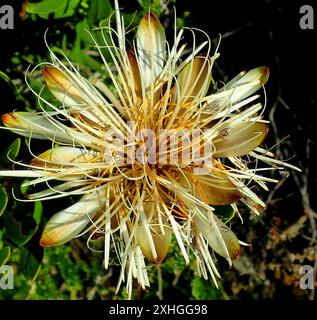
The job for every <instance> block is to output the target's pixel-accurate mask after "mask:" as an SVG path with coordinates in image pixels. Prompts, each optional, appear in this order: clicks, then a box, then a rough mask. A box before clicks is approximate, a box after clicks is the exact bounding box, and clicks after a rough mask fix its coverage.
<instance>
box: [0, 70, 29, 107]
mask: <svg viewBox="0 0 317 320" xmlns="http://www.w3.org/2000/svg"><path fill="white" fill-rule="evenodd" d="M0 92H1V110H2V113H3V111H5V110H6V109H8V110H10V109H12V108H13V107H14V106H15V104H16V101H17V100H18V101H23V99H22V97H21V95H20V93H19V91H18V90H17V88H16V87H15V85H14V84H13V83H12V81H11V79H10V78H9V77H8V76H7V75H6V74H5V73H4V72H2V71H0Z"/></svg>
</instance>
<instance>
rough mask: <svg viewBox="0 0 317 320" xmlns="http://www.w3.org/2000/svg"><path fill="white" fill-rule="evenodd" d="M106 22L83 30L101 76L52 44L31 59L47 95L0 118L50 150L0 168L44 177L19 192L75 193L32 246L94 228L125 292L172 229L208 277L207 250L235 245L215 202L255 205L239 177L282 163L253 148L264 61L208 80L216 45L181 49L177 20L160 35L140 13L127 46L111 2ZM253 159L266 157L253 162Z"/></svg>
mask: <svg viewBox="0 0 317 320" xmlns="http://www.w3.org/2000/svg"><path fill="white" fill-rule="evenodd" d="M116 26H117V28H116V30H113V29H112V28H111V27H110V26H109V27H107V28H102V29H101V30H100V32H101V34H102V36H103V40H104V44H103V45H102V46H101V45H100V44H97V42H96V41H95V40H94V38H93V36H92V40H93V41H94V45H95V48H96V50H97V51H98V52H99V54H100V57H101V59H102V61H103V63H104V67H105V70H106V71H107V73H108V75H109V79H110V80H111V85H110V86H108V85H106V84H105V82H103V81H101V80H99V79H92V80H87V79H85V78H84V77H83V76H81V74H80V72H79V71H78V70H77V69H76V68H75V67H74V66H73V65H72V64H71V63H70V62H69V61H68V60H67V59H64V60H63V59H60V58H59V57H58V56H56V55H55V54H54V53H53V52H51V56H52V62H51V63H46V64H41V68H42V72H43V78H44V81H45V84H46V86H47V87H48V89H49V90H50V92H51V93H52V94H53V96H54V97H55V99H56V103H55V104H54V103H51V102H49V101H46V100H45V99H44V98H43V97H42V95H41V93H36V92H35V94H36V95H37V97H38V101H39V106H40V107H41V108H42V111H41V112H12V113H9V114H5V115H3V116H2V122H3V124H4V126H5V127H6V128H7V129H9V130H11V131H13V132H15V133H17V134H20V135H23V136H26V137H29V138H30V139H45V140H50V141H51V143H52V148H51V149H50V150H48V151H46V152H44V153H42V154H40V155H37V156H34V159H33V160H32V161H31V162H30V164H23V163H20V162H17V164H19V165H21V166H23V167H25V169H24V170H12V171H1V172H0V175H1V176H13V177H25V178H33V179H31V180H29V181H28V182H26V183H24V184H25V185H30V186H31V185H37V184H43V185H44V186H45V185H46V188H45V189H44V190H43V191H40V192H36V193H32V194H29V195H28V199H29V200H27V201H41V200H48V199H61V198H63V197H67V196H70V195H79V196H80V197H81V198H80V199H79V201H78V202H77V203H75V204H74V205H72V206H71V207H69V208H66V209H64V210H62V211H60V212H58V213H56V214H55V215H53V216H52V217H51V219H50V220H49V222H48V223H47V225H46V227H45V229H44V231H43V235H42V238H41V240H40V244H41V245H42V246H44V247H50V246H56V245H61V244H64V243H66V242H68V241H70V240H72V239H73V238H74V237H77V236H79V235H82V234H84V233H86V232H87V233H89V239H91V238H93V237H95V236H99V237H101V236H102V237H104V265H105V267H106V268H108V266H109V259H110V256H111V254H114V255H116V256H117V259H118V261H119V262H120V264H121V266H122V272H121V276H120V279H119V281H118V288H119V286H120V284H121V283H122V282H126V286H127V291H128V293H129V294H130V295H131V290H132V282H133V278H136V279H137V282H138V284H139V285H140V286H141V287H142V288H145V287H146V286H149V279H148V276H147V271H146V262H149V263H160V262H162V261H163V260H164V258H165V257H166V255H167V254H168V251H169V247H170V244H171V241H172V237H175V239H176V241H177V243H178V246H179V249H180V251H181V254H182V255H183V257H184V259H185V261H186V263H189V262H190V258H189V252H190V251H192V252H193V254H194V256H195V257H196V261H197V266H198V272H199V273H200V274H201V275H202V276H204V277H205V278H207V277H208V274H209V275H210V276H211V277H212V279H213V280H214V282H215V284H216V285H217V281H216V277H220V275H219V272H218V271H217V268H216V263H215V261H214V255H213V254H212V253H213V252H216V253H217V254H219V255H220V256H222V257H224V258H225V259H227V260H228V262H229V264H230V265H231V263H232V260H233V259H236V258H237V257H238V256H239V253H240V244H243V243H241V242H240V241H239V240H238V239H237V237H236V236H235V234H234V233H233V232H232V231H231V229H230V228H229V226H228V225H227V224H226V223H225V222H224V221H223V220H222V219H221V216H219V215H217V210H216V209H217V208H219V206H229V207H231V208H232V210H233V211H235V212H236V213H238V207H237V203H238V202H239V201H240V202H242V203H244V204H245V205H246V206H248V207H249V208H250V209H251V210H252V211H253V212H254V213H255V214H259V213H260V212H261V211H262V210H263V209H264V208H265V204H264V203H263V201H262V200H261V199H260V198H259V197H258V196H257V195H256V194H255V193H254V192H253V191H252V190H251V188H250V186H251V185H253V184H257V185H258V186H260V187H262V188H263V189H266V190H267V189H268V188H267V186H266V182H277V180H275V179H272V178H268V177H265V176H263V175H261V173H263V172H265V170H274V169H276V168H277V169H280V168H285V167H291V168H293V167H292V166H291V165H289V164H286V163H283V162H281V161H279V160H276V159H274V154H272V153H271V152H269V151H267V150H266V149H265V148H262V147H260V145H261V144H262V142H263V140H264V139H265V137H266V135H267V132H268V121H265V120H263V119H262V115H261V112H262V111H263V106H262V104H261V103H260V102H256V101H257V100H258V99H259V97H260V96H259V95H254V93H255V92H256V91H258V90H259V89H262V88H263V86H264V84H265V83H266V81H267V80H268V77H269V70H268V68H266V67H259V68H255V69H252V70H251V71H249V72H242V73H240V74H239V75H238V76H237V77H235V78H234V79H233V80H231V81H230V82H228V83H227V84H225V85H223V86H222V87H221V88H220V89H218V88H217V86H216V83H215V81H214V80H213V78H212V66H213V63H214V61H215V59H216V58H217V57H218V56H219V54H218V53H217V52H216V53H214V54H213V55H211V54H210V50H211V49H210V47H211V43H210V41H209V38H207V40H206V41H205V42H204V43H202V44H201V45H199V46H194V48H193V49H192V50H191V51H190V53H189V54H187V55H184V52H185V50H184V49H185V47H186V45H185V44H181V41H182V36H183V33H184V30H183V29H182V30H180V31H179V32H178V33H177V32H176V31H175V37H174V44H173V45H171V44H169V43H168V42H167V41H166V37H165V31H164V28H163V27H162V25H161V23H160V22H159V20H158V18H157V17H156V16H155V15H154V14H153V13H151V12H149V13H147V14H146V15H145V16H144V17H143V18H142V20H141V22H140V24H139V27H138V29H137V32H136V38H135V41H134V42H132V46H130V47H129V48H128V45H127V42H126V39H125V29H124V19H123V17H122V16H121V15H120V12H119V10H118V4H117V3H116ZM105 32H107V33H108V34H107V36H105ZM196 32H197V31H196ZM193 34H194V31H193ZM194 37H195V36H194ZM194 39H195V38H194ZM194 43H195V41H194ZM105 51H107V56H108V57H111V59H110V60H111V61H109V58H108V60H107V59H106V58H105V56H104V53H105ZM65 60H66V61H65ZM259 161H261V162H264V163H265V164H266V165H267V167H262V168H261V169H259V168H258V165H257V163H258V162H259ZM56 181H57V182H59V183H58V184H57V185H56ZM52 182H55V183H54V184H52ZM56 201H57V200H56Z"/></svg>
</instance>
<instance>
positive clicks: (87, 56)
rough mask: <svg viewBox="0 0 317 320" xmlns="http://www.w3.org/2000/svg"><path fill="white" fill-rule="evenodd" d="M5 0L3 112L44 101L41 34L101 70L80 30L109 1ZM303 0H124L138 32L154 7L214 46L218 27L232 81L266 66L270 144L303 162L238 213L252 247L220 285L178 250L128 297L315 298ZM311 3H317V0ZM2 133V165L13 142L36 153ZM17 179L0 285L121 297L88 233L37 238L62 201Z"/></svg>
mask: <svg viewBox="0 0 317 320" xmlns="http://www.w3.org/2000/svg"><path fill="white" fill-rule="evenodd" d="M5 4H7V5H11V6H12V7H13V8H14V13H15V16H14V29H12V30H10V29H6V30H2V29H1V28H0V113H1V114H3V113H6V112H9V111H12V110H31V109H36V108H37V106H36V105H37V103H36V98H35V96H34V95H33V94H32V93H31V92H30V90H29V89H28V87H27V86H26V84H25V80H24V75H25V71H26V70H27V68H28V67H29V66H30V65H31V66H35V65H36V64H38V63H41V62H43V61H48V60H49V56H48V52H47V48H46V46H45V43H44V33H45V31H47V30H48V33H47V41H48V43H49V45H50V46H51V47H58V48H62V49H63V51H64V52H65V53H66V55H67V56H68V57H69V58H70V60H72V61H73V62H74V63H76V64H77V65H78V66H79V67H80V69H81V70H83V72H84V73H86V74H88V75H100V76H101V77H102V76H103V75H104V73H105V71H104V69H103V66H102V63H101V61H100V60H99V59H98V56H97V55H96V53H95V52H94V51H93V50H92V48H91V40H90V38H89V37H88V36H87V33H86V31H85V29H91V28H93V27H96V26H99V25H100V24H101V25H104V24H105V23H107V21H108V19H109V17H110V16H111V14H112V13H113V1H110V0H63V1H56V0H37V1H35V0H32V1H31V0H29V1H16V0H15V1H12V0H11V1H10V0H7V1H0V7H1V6H2V5H5ZM305 4H309V3H308V1H292V3H290V2H287V1H285V2H282V1H278V0H277V1H274V0H257V1H243V0H241V1H227V0H222V1H203V0H195V1H190V0H187V1H186V0H170V1H169V0H129V1H127V0H126V1H124V0H121V1H120V6H121V7H122V8H123V10H122V12H123V14H124V16H125V20H126V21H127V22H129V23H130V29H131V30H132V31H133V29H134V28H135V27H136V26H137V24H138V21H139V20H140V18H141V17H142V16H143V15H144V14H145V13H146V12H147V11H148V10H149V9H151V10H153V11H154V12H155V13H156V14H157V15H158V16H159V17H160V20H161V22H162V23H163V25H164V26H165V27H166V29H167V28H169V30H172V26H173V23H174V7H175V8H176V13H177V26H178V27H179V28H180V27H183V26H187V27H195V28H199V29H202V30H204V31H205V32H207V34H208V35H209V36H210V38H211V39H212V40H213V45H214V48H216V45H217V42H218V39H219V34H221V36H222V40H221V45H220V49H219V52H220V54H221V56H220V58H219V59H218V60H217V62H216V64H215V66H214V74H213V77H214V79H215V80H216V81H225V82H226V81H227V80H230V79H231V78H233V77H234V76H235V75H236V74H238V73H239V72H240V71H242V70H245V69H251V68H253V67H256V66H260V65H266V66H268V67H269V68H270V80H269V82H268V84H267V86H266V91H267V99H268V100H267V107H266V111H265V116H266V118H267V119H269V120H270V121H271V127H270V132H269V136H268V138H267V140H266V141H265V143H266V144H267V145H268V146H273V145H274V146H275V147H274V149H273V151H274V152H275V153H276V154H277V156H278V157H279V158H280V159H285V160H287V161H289V162H290V163H292V164H293V165H296V166H298V167H300V168H301V169H302V170H303V172H302V173H297V172H293V171H291V170H290V171H288V172H287V171H285V172H282V173H280V174H279V176H278V177H277V178H278V179H280V181H281V182H280V183H279V184H278V185H271V186H270V192H266V193H265V192H261V193H260V196H261V198H262V199H263V200H264V201H265V202H266V204H267V209H266V211H265V212H263V214H262V215H261V216H254V215H251V214H250V213H249V212H247V210H246V212H245V213H244V214H243V219H244V223H243V224H241V222H240V220H239V219H238V218H236V219H233V220H232V228H233V229H234V230H235V232H236V234H237V236H238V238H239V239H240V240H242V241H244V242H248V243H251V244H252V246H250V247H243V248H242V252H241V257H240V258H239V259H238V260H237V261H235V262H234V265H233V267H232V269H230V270H229V268H228V265H227V263H226V262H225V261H223V260H222V259H221V258H219V259H218V266H219V269H220V270H221V274H222V276H223V280H222V282H221V283H220V289H219V290H217V289H216V288H215V287H214V285H213V284H212V282H211V281H205V280H202V279H200V278H199V277H197V274H196V272H195V265H191V266H185V264H184V261H183V259H182V257H181V256H180V254H179V253H178V251H177V250H176V249H173V250H172V251H171V252H170V253H169V255H168V257H167V259H166V262H165V263H164V264H163V265H162V266H161V270H158V269H157V267H156V266H150V267H149V269H150V277H151V281H152V285H151V288H150V289H149V290H148V291H147V292H144V291H141V290H137V289H136V290H135V291H134V294H133V299H160V298H164V299H173V298H178V299H234V300H236V299H237V300H244V299H251V300H256V299H314V296H315V292H314V289H306V290H304V289H301V288H300V287H299V281H300V277H301V274H300V267H301V266H303V265H308V266H311V267H312V268H314V276H315V283H314V285H315V286H316V273H317V270H316V266H317V254H316V252H317V226H316V221H317V214H316V210H317V209H316V207H317V192H316V191H317V179H316V177H317V175H316V169H317V168H316V167H317V166H316V163H317V157H316V155H317V153H316V144H315V143H316V137H317V126H316V124H315V120H314V119H315V118H314V117H315V114H316V112H315V110H316V108H317V105H316V103H317V101H316V98H317V95H316V92H317V59H316V57H317V46H315V43H316V40H317V31H316V30H302V29H301V28H300V26H299V20H300V18H301V16H302V15H301V14H300V13H299V10H300V8H301V6H302V5H305ZM312 8H313V9H315V10H316V13H317V5H315V7H314V4H313V3H312ZM0 19H1V13H0ZM316 19H317V18H316ZM316 22H317V21H316ZM167 30H168V29H167ZM167 32H169V31H167ZM131 34H133V32H132V33H131ZM167 35H168V36H169V37H171V36H172V33H171V34H167ZM190 40H191V39H189V42H190ZM197 40H199V39H197ZM40 80H41V74H40V73H38V74H36V73H35V74H34V76H33V77H32V80H31V85H32V87H34V88H40V86H41V82H40ZM0 134H1V138H0V170H1V169H3V168H8V167H11V166H12V164H11V163H10V162H9V161H8V160H7V158H6V155H7V152H8V150H11V151H10V155H11V157H12V158H16V159H18V160H25V161H27V160H30V155H29V153H28V149H27V146H26V143H25V140H24V139H17V138H18V137H17V136H16V135H14V134H11V133H8V132H6V131H1V132H0ZM37 148H38V149H39V150H43V149H45V146H44V145H38V146H37ZM275 177H276V176H275ZM20 185H21V181H20V180H16V179H0V186H1V187H0V216H1V217H0V266H1V265H2V264H8V265H11V266H12V267H13V268H14V271H15V278H14V290H1V289H0V299H125V298H126V294H125V291H124V289H123V290H121V291H120V292H119V294H118V295H116V296H114V291H115V287H116V281H117V278H118V274H119V271H120V268H119V266H116V265H113V266H112V267H111V268H110V269H109V270H107V271H105V270H104V268H103V266H102V254H98V253H93V252H90V251H89V250H88V249H87V247H86V242H85V240H84V239H76V240H73V241H72V242H70V243H69V244H67V245H63V246H60V247H56V248H50V249H45V250H43V249H42V248H40V247H39V245H38V239H39V235H40V234H41V231H42V229H43V226H44V224H45V222H46V221H47V219H48V218H49V217H50V216H51V214H52V213H54V212H56V211H57V210H58V209H59V208H63V207H65V202H63V203H59V202H58V201H52V202H45V203H37V204H36V205H35V206H34V204H29V203H27V204H26V203H20V202H17V201H15V200H14V199H13V197H12V196H11V190H12V188H13V189H14V191H15V193H16V194H21V195H23V193H24V192H25V190H21V188H20ZM70 201H71V200H70ZM174 247H176V245H175V246H174ZM160 272H162V274H163V277H162V278H161V277H160V276H159V275H160Z"/></svg>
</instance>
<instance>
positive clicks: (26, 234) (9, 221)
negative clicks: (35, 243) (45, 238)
mask: <svg viewBox="0 0 317 320" xmlns="http://www.w3.org/2000/svg"><path fill="white" fill-rule="evenodd" d="M3 222H4V227H5V235H6V237H7V238H9V239H10V240H11V241H12V242H13V243H14V244H15V245H17V246H18V247H22V246H24V245H25V244H26V243H28V242H29V241H30V240H31V239H32V237H33V236H34V235H35V233H36V231H37V229H38V225H35V224H34V223H33V226H32V227H31V226H29V225H26V224H24V223H23V228H22V223H21V222H20V221H17V220H16V219H14V218H13V217H12V216H11V215H10V214H6V215H4V216H3ZM28 224H29V223H28ZM25 229H27V230H26V231H25Z"/></svg>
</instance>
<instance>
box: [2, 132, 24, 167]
mask: <svg viewBox="0 0 317 320" xmlns="http://www.w3.org/2000/svg"><path fill="white" fill-rule="evenodd" d="M20 147H21V139H20V138H17V139H15V140H14V141H13V142H12V143H11V144H10V146H9V147H8V148H7V149H6V150H5V151H3V152H2V153H1V155H0V161H1V162H2V163H3V164H10V163H11V160H15V159H16V157H17V156H18V154H19V151H20Z"/></svg>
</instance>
